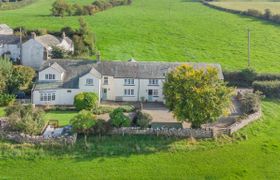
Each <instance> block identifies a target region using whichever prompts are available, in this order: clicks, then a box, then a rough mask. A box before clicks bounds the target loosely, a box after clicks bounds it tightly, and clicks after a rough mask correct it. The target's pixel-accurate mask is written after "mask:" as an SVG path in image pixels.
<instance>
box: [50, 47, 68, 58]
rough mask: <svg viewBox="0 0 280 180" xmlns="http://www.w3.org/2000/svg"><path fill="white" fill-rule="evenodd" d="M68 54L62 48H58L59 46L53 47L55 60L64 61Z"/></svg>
mask: <svg viewBox="0 0 280 180" xmlns="http://www.w3.org/2000/svg"><path fill="white" fill-rule="evenodd" d="M67 55H68V52H67V51H66V50H65V49H63V48H61V47H57V46H53V47H52V58H53V59H63V58H65V57H67Z"/></svg>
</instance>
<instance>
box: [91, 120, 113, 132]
mask: <svg viewBox="0 0 280 180" xmlns="http://www.w3.org/2000/svg"><path fill="white" fill-rule="evenodd" d="M111 128H112V127H111V124H110V123H109V122H106V121H105V120H103V119H98V120H97V121H96V124H95V125H94V127H93V128H92V131H93V134H95V135H99V136H103V135H106V134H107V133H108V132H109V131H110V130H111Z"/></svg>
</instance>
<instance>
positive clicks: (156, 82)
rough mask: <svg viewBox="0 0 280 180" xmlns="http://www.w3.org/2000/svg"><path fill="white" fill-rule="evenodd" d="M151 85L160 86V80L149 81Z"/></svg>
mask: <svg viewBox="0 0 280 180" xmlns="http://www.w3.org/2000/svg"><path fill="white" fill-rule="evenodd" d="M149 85H158V79H149Z"/></svg>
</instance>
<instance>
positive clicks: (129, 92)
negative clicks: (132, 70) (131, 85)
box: [124, 89, 135, 96]
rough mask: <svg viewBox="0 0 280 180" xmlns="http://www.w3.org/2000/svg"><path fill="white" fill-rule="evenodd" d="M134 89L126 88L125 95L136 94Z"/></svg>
mask: <svg viewBox="0 0 280 180" xmlns="http://www.w3.org/2000/svg"><path fill="white" fill-rule="evenodd" d="M134 93H135V92H134V89H124V96H134Z"/></svg>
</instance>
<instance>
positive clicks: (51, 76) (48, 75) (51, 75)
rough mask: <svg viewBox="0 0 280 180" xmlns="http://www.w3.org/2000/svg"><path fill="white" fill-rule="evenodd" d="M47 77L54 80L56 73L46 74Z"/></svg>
mask: <svg viewBox="0 0 280 180" xmlns="http://www.w3.org/2000/svg"><path fill="white" fill-rule="evenodd" d="M45 79H46V80H48V79H49V80H53V79H55V74H45Z"/></svg>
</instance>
